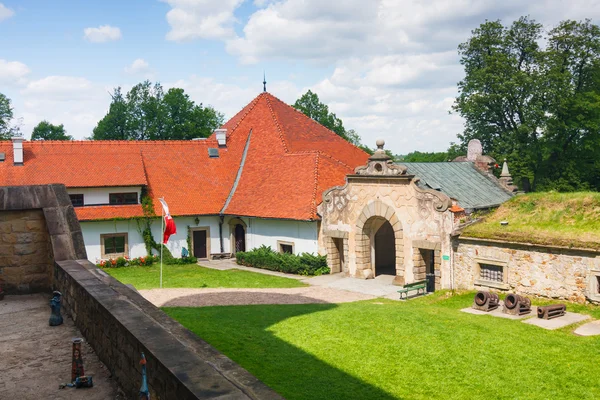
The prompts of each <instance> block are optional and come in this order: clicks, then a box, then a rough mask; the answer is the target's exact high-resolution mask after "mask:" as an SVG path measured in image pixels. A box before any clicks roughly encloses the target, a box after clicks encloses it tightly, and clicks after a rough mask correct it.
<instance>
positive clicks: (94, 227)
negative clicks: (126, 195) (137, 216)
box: [81, 217, 219, 263]
mask: <svg viewBox="0 0 600 400" xmlns="http://www.w3.org/2000/svg"><path fill="white" fill-rule="evenodd" d="M174 220H175V225H176V226H177V233H176V234H175V235H171V237H170V238H169V242H168V243H167V248H168V249H169V250H170V251H171V253H172V254H173V256H175V257H180V256H181V248H182V247H185V248H188V244H187V237H188V227H190V228H196V227H205V226H208V227H209V228H210V238H209V240H210V247H211V252H212V253H218V252H219V218H218V217H199V222H198V224H197V225H196V222H195V221H194V218H193V217H175V218H174ZM151 229H152V235H153V236H154V240H155V241H156V242H157V243H160V242H162V230H161V220H160V218H157V219H154V220H153V222H152V228H151ZM81 231H82V233H83V240H84V242H85V248H86V251H87V256H88V260H90V261H91V262H93V263H96V262H98V261H99V260H100V259H101V255H102V249H101V244H100V235H102V234H106V233H127V240H128V245H129V257H130V258H136V257H144V256H146V247H145V246H144V240H143V238H142V236H141V234H140V233H139V231H138V223H137V221H136V220H127V221H89V222H87V221H83V222H81ZM188 251H189V252H190V254H191V249H189V248H188Z"/></svg>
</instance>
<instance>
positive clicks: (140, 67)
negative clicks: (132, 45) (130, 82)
mask: <svg viewBox="0 0 600 400" xmlns="http://www.w3.org/2000/svg"><path fill="white" fill-rule="evenodd" d="M149 70H150V65H149V64H148V62H147V61H146V60H144V59H143V58H137V59H135V60H134V61H133V62H132V63H131V65H128V66H127V67H125V72H127V73H128V74H143V73H147V72H148V71H149Z"/></svg>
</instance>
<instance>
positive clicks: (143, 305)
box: [54, 260, 281, 400]
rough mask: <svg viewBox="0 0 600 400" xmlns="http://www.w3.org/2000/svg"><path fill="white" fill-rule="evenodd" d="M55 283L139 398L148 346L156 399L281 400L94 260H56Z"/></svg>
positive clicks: (104, 358)
mask: <svg viewBox="0 0 600 400" xmlns="http://www.w3.org/2000/svg"><path fill="white" fill-rule="evenodd" d="M54 283H55V287H56V289H58V290H60V291H61V292H62V293H63V304H64V309H65V311H66V312H68V313H69V314H70V315H71V316H72V318H73V320H74V322H75V324H76V325H77V327H78V328H79V330H80V331H81V333H82V334H83V336H84V337H85V339H86V340H87V341H88V343H89V344H90V345H91V346H92V347H93V349H94V351H95V352H96V354H97V355H98V357H99V358H100V360H101V361H102V362H103V363H104V364H105V365H106V366H107V367H108V368H109V369H110V371H111V373H112V375H113V377H114V378H115V379H116V381H117V383H118V384H119V386H120V387H121V388H122V389H123V390H124V392H125V394H126V395H127V396H128V397H129V398H132V399H133V398H137V393H138V391H139V387H140V384H141V367H140V366H139V359H140V355H141V353H142V352H144V354H145V355H146V359H147V362H148V363H147V375H148V385H149V387H150V393H151V397H152V398H156V399H162V400H168V399H173V400H175V399H177V400H187V399H281V396H279V395H278V394H276V393H275V392H273V391H272V390H271V389H270V388H268V387H267V386H266V385H264V384H263V383H262V382H260V381H259V380H258V379H256V378H255V377H254V376H252V375H250V374H249V373H248V372H247V371H246V370H244V369H243V368H241V367H240V366H238V365H237V364H235V363H234V362H233V361H231V360H230V359H229V358H227V357H225V356H224V355H222V354H220V353H219V352H218V351H217V350H215V349H214V348H213V347H211V346H210V345H209V344H207V343H206V342H204V341H203V340H201V339H199V338H198V337H197V336H195V335H194V334H193V333H192V332H190V331H189V330H187V329H186V328H184V327H183V326H181V325H180V324H179V323H177V322H176V321H174V320H173V319H171V318H170V317H169V316H167V315H166V314H164V313H163V312H162V311H161V310H159V309H158V308H156V307H155V306H154V305H152V304H151V303H150V302H148V301H147V300H146V299H144V298H143V297H142V296H141V295H139V294H138V293H137V292H135V291H133V290H131V289H130V288H128V287H127V286H125V285H123V284H121V283H120V282H118V281H116V280H115V279H114V278H112V277H110V276H108V275H107V274H106V273H105V272H104V271H102V270H100V269H98V268H96V266H95V265H93V264H91V263H90V262H89V261H87V260H77V261H59V262H57V263H56V265H55V268H54Z"/></svg>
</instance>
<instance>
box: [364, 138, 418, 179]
mask: <svg viewBox="0 0 600 400" xmlns="http://www.w3.org/2000/svg"><path fill="white" fill-rule="evenodd" d="M376 143H377V150H375V153H373V155H372V156H371V157H369V161H368V162H367V165H363V166H362V167H357V168H356V169H355V170H354V173H355V174H356V175H374V176H399V175H406V170H407V168H406V167H405V166H404V165H398V164H394V162H393V161H392V159H391V157H390V156H388V155H387V153H386V152H385V150H383V146H385V142H384V141H383V140H382V139H379V140H377V142H376Z"/></svg>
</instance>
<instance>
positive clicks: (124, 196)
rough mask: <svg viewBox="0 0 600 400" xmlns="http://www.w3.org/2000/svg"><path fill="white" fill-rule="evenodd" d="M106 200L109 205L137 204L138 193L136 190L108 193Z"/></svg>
mask: <svg viewBox="0 0 600 400" xmlns="http://www.w3.org/2000/svg"><path fill="white" fill-rule="evenodd" d="M108 202H109V204H111V205H118V204H137V203H138V195H137V192H133V193H110V194H109V195H108Z"/></svg>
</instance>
